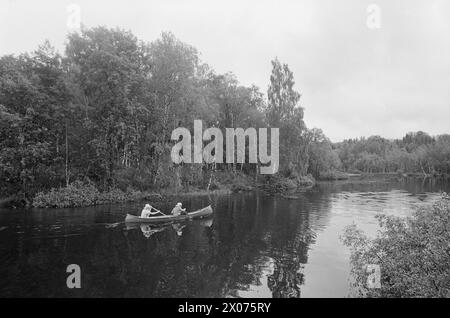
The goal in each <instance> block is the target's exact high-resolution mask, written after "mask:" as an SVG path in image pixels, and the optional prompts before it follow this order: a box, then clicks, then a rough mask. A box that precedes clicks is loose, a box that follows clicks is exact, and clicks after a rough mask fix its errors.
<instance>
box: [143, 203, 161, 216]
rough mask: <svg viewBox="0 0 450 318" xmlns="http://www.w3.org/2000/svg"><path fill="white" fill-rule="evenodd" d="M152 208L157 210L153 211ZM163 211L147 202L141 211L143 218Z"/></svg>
mask: <svg viewBox="0 0 450 318" xmlns="http://www.w3.org/2000/svg"><path fill="white" fill-rule="evenodd" d="M152 210H155V212H152ZM158 213H161V212H160V211H159V210H157V209H155V208H154V207H152V206H151V205H150V204H148V203H147V204H146V205H145V206H144V208H143V209H142V212H141V218H149V217H150V216H152V215H155V214H158Z"/></svg>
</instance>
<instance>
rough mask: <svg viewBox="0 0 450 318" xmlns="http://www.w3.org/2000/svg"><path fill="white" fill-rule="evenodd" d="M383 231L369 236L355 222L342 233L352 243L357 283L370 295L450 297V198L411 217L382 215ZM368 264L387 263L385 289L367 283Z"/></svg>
mask: <svg viewBox="0 0 450 318" xmlns="http://www.w3.org/2000/svg"><path fill="white" fill-rule="evenodd" d="M377 218H378V220H379V224H380V227H381V231H380V233H379V234H378V236H377V237H376V238H375V239H369V238H368V237H367V236H366V235H365V234H364V233H363V232H361V231H360V230H359V229H357V227H356V226H355V225H352V226H349V227H347V228H346V230H345V233H344V235H343V237H342V239H343V242H344V244H345V245H347V246H349V247H350V248H351V265H352V274H353V277H354V278H355V281H354V284H353V285H354V287H355V291H356V292H357V294H358V295H359V296H365V297H450V266H449V264H450V249H449V242H450V226H449V225H450V198H449V196H448V195H446V194H444V195H443V196H442V198H441V199H440V200H439V201H438V202H436V203H435V204H433V205H432V206H429V207H425V208H420V209H418V210H416V211H415V212H414V213H413V215H412V216H411V217H408V218H406V219H402V218H399V217H394V216H384V215H380V216H378V217H377ZM367 264H378V265H379V266H380V268H381V288H379V289H369V288H368V287H367V286H366V285H367V284H366V281H367V277H368V274H367V273H366V270H365V269H366V267H365V266H366V265H367Z"/></svg>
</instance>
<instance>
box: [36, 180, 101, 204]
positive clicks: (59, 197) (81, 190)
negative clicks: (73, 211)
mask: <svg viewBox="0 0 450 318" xmlns="http://www.w3.org/2000/svg"><path fill="white" fill-rule="evenodd" d="M99 194H100V193H99V191H98V189H97V188H96V187H95V186H94V185H92V184H84V183H83V182H81V181H75V182H73V183H71V184H70V185H69V186H67V187H65V188H59V189H55V188H54V189H51V190H50V191H49V192H47V193H44V192H39V193H38V194H37V195H36V196H35V197H34V200H33V206H34V207H39V208H44V207H45V208H48V207H54V208H64V207H72V206H88V205H94V204H97V202H98V198H99Z"/></svg>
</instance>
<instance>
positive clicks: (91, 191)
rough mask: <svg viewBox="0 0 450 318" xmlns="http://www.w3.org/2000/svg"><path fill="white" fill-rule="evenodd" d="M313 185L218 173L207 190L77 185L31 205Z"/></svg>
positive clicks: (305, 179)
mask: <svg viewBox="0 0 450 318" xmlns="http://www.w3.org/2000/svg"><path fill="white" fill-rule="evenodd" d="M314 185H315V180H314V178H313V177H311V176H302V177H295V178H285V177H282V176H280V175H270V176H269V175H267V176H258V178H257V180H255V177H254V176H249V175H246V174H244V173H241V172H234V173H226V172H218V173H217V174H216V175H215V176H214V178H213V179H212V180H211V181H210V182H208V185H207V187H206V189H202V188H198V187H192V186H191V187H189V188H164V189H157V190H149V191H140V190H135V189H131V188H128V189H126V190H121V189H116V188H115V189H111V190H109V191H100V190H99V189H98V188H97V187H96V186H95V185H94V184H92V183H83V182H81V181H75V182H73V183H71V184H70V185H69V186H67V187H62V188H53V189H51V190H49V191H43V192H39V193H37V194H36V196H35V197H34V199H33V201H32V207H35V208H69V207H85V206H95V205H101V204H114V203H125V202H139V201H147V202H159V201H164V200H167V199H170V198H171V197H174V196H177V197H186V196H187V197H189V196H197V195H224V194H231V193H240V192H247V191H253V190H260V191H261V192H263V193H265V194H267V195H279V194H286V193H290V192H298V191H302V190H303V191H304V190H306V189H309V188H312V187H313V186H314Z"/></svg>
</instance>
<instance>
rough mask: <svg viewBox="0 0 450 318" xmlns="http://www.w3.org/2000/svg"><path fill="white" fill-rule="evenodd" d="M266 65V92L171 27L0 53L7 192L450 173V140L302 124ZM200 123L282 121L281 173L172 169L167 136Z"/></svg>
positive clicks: (92, 33) (91, 192) (118, 191)
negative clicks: (205, 57) (339, 134)
mask: <svg viewBox="0 0 450 318" xmlns="http://www.w3.org/2000/svg"><path fill="white" fill-rule="evenodd" d="M269 62H270V63H271V65H272V72H271V75H270V78H268V90H267V94H266V93H265V92H263V91H261V89H260V88H258V87H256V86H255V85H252V86H244V85H241V84H240V83H239V81H238V79H237V78H236V77H235V76H234V75H233V74H232V73H226V74H218V73H216V72H215V71H214V70H213V68H212V67H211V66H209V65H208V64H206V63H205V62H203V61H201V59H200V57H199V52H198V51H197V49H196V48H194V47H192V46H191V45H189V44H187V43H184V42H182V41H180V40H179V39H177V38H176V37H175V36H174V35H173V34H172V33H170V32H165V33H162V34H161V36H160V37H159V38H158V39H156V40H155V41H153V42H150V43H148V42H144V41H142V40H140V39H138V38H137V37H136V36H135V35H133V34H132V33H131V32H129V31H126V30H122V29H118V28H114V29H110V28H106V27H94V28H83V29H82V31H81V32H80V33H72V34H69V35H68V38H67V41H66V45H65V52H64V54H61V53H59V52H57V51H56V50H55V49H54V48H53V47H52V46H51V44H50V43H49V42H48V41H46V42H45V43H44V44H42V45H41V46H40V47H38V48H37V50H36V51H34V52H31V53H23V54H20V55H17V56H16V55H5V56H2V57H0V148H1V152H0V199H1V198H6V199H4V200H7V201H8V202H16V203H17V202H19V203H21V204H25V205H31V204H33V205H34V206H43V207H44V206H75V205H89V204H98V203H102V202H110V201H114V200H119V201H120V200H128V199H130V198H139V197H141V195H143V193H146V192H152V193H159V192H161V191H164V190H166V191H170V192H176V193H178V192H189V191H196V190H201V189H203V190H208V191H209V190H215V189H223V188H227V187H230V186H233V187H238V189H240V188H242V189H248V188H251V186H252V185H255V184H262V185H264V188H265V189H266V190H267V189H272V190H274V191H281V190H284V189H285V188H286V187H287V188H295V187H301V186H305V185H309V186H310V185H311V184H313V183H314V180H315V179H316V180H317V179H318V180H320V179H324V180H330V179H331V180H334V179H339V178H345V177H346V173H386V172H395V173H399V172H401V173H422V174H427V175H443V174H447V175H448V174H449V173H450V135H441V136H430V135H428V134H426V133H424V132H420V131H419V132H414V133H408V134H406V135H405V137H404V138H403V139H401V140H388V139H385V138H382V137H379V136H373V137H369V138H360V139H349V140H345V141H343V142H339V143H332V142H331V141H330V140H329V139H328V138H327V137H326V136H325V134H324V133H323V131H322V130H321V129H318V128H312V129H310V128H308V127H307V126H306V124H305V121H304V108H303V107H302V106H301V105H300V97H301V95H300V92H299V91H297V88H296V87H294V84H295V81H294V74H293V73H292V71H291V70H290V69H289V66H288V65H287V64H284V63H282V62H280V61H279V60H278V59H277V58H274V60H272V61H268V63H269ZM309 107H314V105H309ZM194 120H202V121H203V123H204V126H207V127H217V128H219V129H222V130H225V128H236V127H241V128H244V129H246V128H249V127H253V128H256V129H257V128H263V127H278V128H279V132H280V138H279V140H280V145H279V154H280V169H279V172H278V173H277V175H273V176H264V175H261V174H259V173H258V169H260V168H261V167H260V164H249V163H248V161H247V163H243V164H241V163H232V164H229V163H222V164H206V163H200V164H174V163H173V162H172V161H171V159H170V152H171V148H172V146H173V144H174V141H172V140H171V132H172V131H173V129H175V128H177V127H186V128H189V129H190V130H191V131H192V130H193V123H194ZM224 162H225V161H224ZM240 185H241V186H240ZM277 189H278V190H277ZM73 192H76V193H75V194H76V195H75V196H76V197H77V198H79V197H80V196H81V197H83V199H82V200H81V201H82V202H77V200H79V199H74V198H73V196H74V195H72V197H70V196H71V194H73ZM61 197H63V198H62V199H61ZM67 197H70V198H67ZM88 197H89V198H88ZM58 200H59V201H58ZM55 201H58V202H55Z"/></svg>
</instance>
